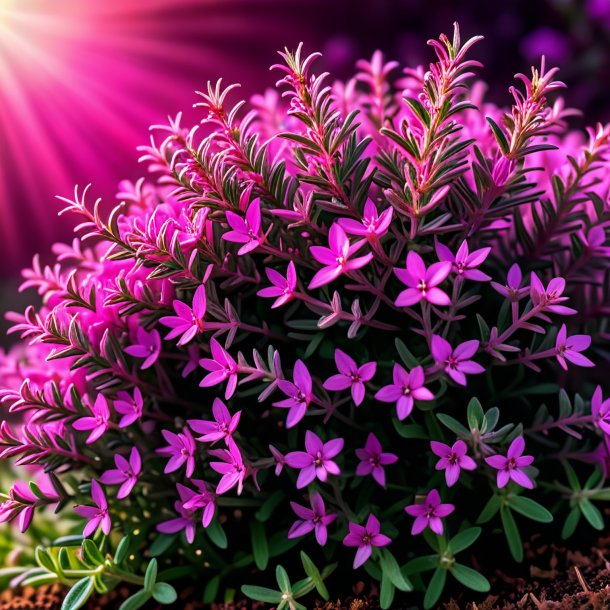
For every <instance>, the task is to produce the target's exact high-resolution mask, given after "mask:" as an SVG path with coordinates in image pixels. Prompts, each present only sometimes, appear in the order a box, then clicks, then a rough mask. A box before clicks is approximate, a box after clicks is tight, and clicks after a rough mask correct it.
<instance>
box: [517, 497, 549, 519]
mask: <svg viewBox="0 0 610 610" xmlns="http://www.w3.org/2000/svg"><path fill="white" fill-rule="evenodd" d="M508 504H509V505H510V507H511V508H512V509H513V510H516V511H517V512H518V513H521V514H522V515H523V516H525V517H527V518H528V519H532V521H539V522H540V523H550V522H551V521H553V515H552V514H551V513H550V512H549V511H548V510H547V509H546V508H544V506H542V505H541V504H538V502H536V501H534V500H532V499H531V498H526V497H524V496H513V495H510V496H508Z"/></svg>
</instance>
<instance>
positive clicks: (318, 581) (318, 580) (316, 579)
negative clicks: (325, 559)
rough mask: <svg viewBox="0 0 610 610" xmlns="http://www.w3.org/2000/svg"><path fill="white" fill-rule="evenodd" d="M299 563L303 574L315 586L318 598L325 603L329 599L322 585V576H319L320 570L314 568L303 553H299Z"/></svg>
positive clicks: (326, 590) (312, 563)
mask: <svg viewBox="0 0 610 610" xmlns="http://www.w3.org/2000/svg"><path fill="white" fill-rule="evenodd" d="M301 563H302V564H303V569H304V570H305V574H307V576H309V578H311V580H312V581H313V583H314V585H315V586H316V590H317V591H318V593H319V594H320V596H321V597H322V598H323V599H324V600H325V601H326V600H328V598H329V594H328V589H327V588H326V585H325V584H324V580H323V579H322V575H321V574H320V570H318V568H317V567H316V565H315V563H314V562H313V561H312V560H311V559H310V558H309V556H308V555H307V554H306V553H305V551H301Z"/></svg>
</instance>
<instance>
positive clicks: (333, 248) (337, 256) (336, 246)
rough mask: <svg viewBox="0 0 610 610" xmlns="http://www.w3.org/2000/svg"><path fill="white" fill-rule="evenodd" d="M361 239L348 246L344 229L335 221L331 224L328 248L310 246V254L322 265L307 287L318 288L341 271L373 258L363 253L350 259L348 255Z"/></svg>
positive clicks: (359, 265) (359, 243)
mask: <svg viewBox="0 0 610 610" xmlns="http://www.w3.org/2000/svg"><path fill="white" fill-rule="evenodd" d="M363 243H364V242H363V241H362V240H361V241H359V242H357V243H355V244H354V245H353V246H350V243H349V239H348V238H347V235H346V234H345V231H344V230H343V229H342V228H341V226H340V225H338V224H337V223H335V224H333V226H332V227H331V228H330V231H329V234H328V245H329V246H330V248H325V247H323V246H311V248H310V249H309V251H310V252H311V255H312V256H313V257H314V258H315V259H316V260H317V261H318V262H319V263H322V264H323V265H324V267H323V268H322V269H320V270H319V271H318V272H317V273H316V274H315V275H314V277H313V279H312V280H311V282H310V283H309V289H313V288H319V287H320V286H324V285H325V284H329V283H330V282H332V281H334V280H336V279H337V278H338V277H339V276H340V275H341V274H342V273H345V272H346V271H352V270H355V269H360V268H361V267H364V266H365V265H367V264H368V263H369V262H370V260H371V259H372V258H373V255H372V254H371V253H369V254H365V255H364V256H360V257H358V258H354V259H351V260H350V256H351V255H352V254H354V252H356V251H357V250H359V249H360V248H361V247H362V245H363Z"/></svg>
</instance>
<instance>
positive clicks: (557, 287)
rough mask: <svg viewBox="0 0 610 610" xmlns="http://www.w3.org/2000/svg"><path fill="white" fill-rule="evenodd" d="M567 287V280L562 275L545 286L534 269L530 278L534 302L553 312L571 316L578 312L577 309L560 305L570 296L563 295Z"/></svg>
mask: <svg viewBox="0 0 610 610" xmlns="http://www.w3.org/2000/svg"><path fill="white" fill-rule="evenodd" d="M565 287H566V281H565V280H564V279H563V278H562V277H555V278H553V279H552V280H551V281H550V282H549V284H548V286H547V287H546V288H545V287H544V284H543V283H542V282H541V281H540V279H539V278H538V276H537V275H536V274H535V273H534V272H533V271H532V275H531V278H530V298H531V299H532V303H533V304H534V305H535V306H537V307H540V308H541V309H543V310H544V311H549V312H551V313H556V314H559V315H560V316H571V315H574V314H575V313H576V310H575V309H572V308H571V307H565V305H559V303H562V302H563V301H567V300H568V297H562V296H561V295H562V294H563V291H564V290H565Z"/></svg>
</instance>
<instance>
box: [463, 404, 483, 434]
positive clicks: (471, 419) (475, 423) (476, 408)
mask: <svg viewBox="0 0 610 610" xmlns="http://www.w3.org/2000/svg"><path fill="white" fill-rule="evenodd" d="M484 417H485V413H484V412H483V407H482V406H481V403H480V402H479V400H478V399H477V398H472V399H471V400H470V402H469V403H468V407H467V409H466V419H467V420H468V425H469V426H470V429H471V430H480V429H481V426H482V425H483V418H484Z"/></svg>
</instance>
